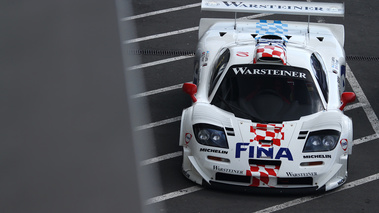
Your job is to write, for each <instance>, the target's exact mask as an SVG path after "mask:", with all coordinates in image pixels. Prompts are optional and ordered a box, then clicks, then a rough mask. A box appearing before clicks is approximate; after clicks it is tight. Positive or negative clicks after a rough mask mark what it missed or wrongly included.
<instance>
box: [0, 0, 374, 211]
mask: <svg viewBox="0 0 379 213" xmlns="http://www.w3.org/2000/svg"><path fill="white" fill-rule="evenodd" d="M336 2H342V1H336ZM345 7H346V13H345V18H327V17H325V18H319V17H312V19H311V21H321V22H326V23H341V24H344V25H345V32H346V40H345V50H346V55H347V56H348V58H349V60H348V61H347V62H348V65H349V67H350V70H351V71H352V72H349V75H348V87H347V90H348V91H354V92H356V93H357V96H358V100H357V101H356V102H355V103H353V104H351V105H350V106H349V107H348V108H347V109H346V114H348V115H349V116H351V117H352V118H353V122H354V143H355V145H354V147H353V155H352V156H351V159H350V166H349V167H350V169H349V178H348V181H347V183H346V184H345V185H344V186H342V187H340V188H339V189H337V190H334V191H332V192H328V193H325V194H321V195H311V196H299V195H292V196H270V195H257V194H240V193H232V192H228V191H220V190H209V189H203V188H202V187H200V186H197V185H195V184H194V183H192V182H191V181H189V180H187V179H186V178H185V177H184V176H183V175H182V174H181V148H180V147H179V146H178V140H179V124H180V123H179V121H180V115H181V111H182V109H184V108H185V107H188V106H189V104H190V98H189V97H188V96H186V95H185V94H184V93H182V91H181V89H180V87H181V85H182V84H183V83H184V82H189V81H191V80H192V67H193V57H192V56H188V55H181V54H173V53H175V52H177V51H179V52H181V53H182V52H186V51H188V52H191V51H193V50H194V48H195V46H196V42H197V26H198V22H199V19H200V18H201V17H225V16H226V15H228V14H225V13H209V12H201V11H200V7H199V1H195V0H183V1H163V0H142V1H133V2H129V1H125V0H116V1H115V2H113V1H103V2H97V3H96V2H93V1H84V0H83V1H80V2H78V1H45V0H37V1H33V2H31V1H21V2H20V1H19V2H17V3H16V2H14V1H7V2H4V3H3V5H2V8H1V13H0V17H1V18H0V23H1V26H3V27H2V28H3V31H2V33H1V34H0V42H1V43H0V44H1V47H0V49H1V50H0V54H1V55H0V56H1V57H0V60H1V63H0V81H1V83H0V88H1V93H0V95H1V97H2V98H1V100H2V104H1V105H0V107H1V115H2V116H1V134H0V144H1V151H0V153H1V155H0V168H1V175H0V212H142V211H144V212H274V211H279V212H304V211H307V212H342V211H344V212H378V211H379V205H378V204H377V200H378V199H379V194H378V193H377V192H378V189H379V182H378V180H377V179H378V178H379V157H378V154H377V152H378V150H379V145H378V142H379V140H378V136H379V122H378V118H377V114H378V113H379V112H378V111H379V100H378V99H377V97H378V87H379V86H378V84H377V79H379V74H378V73H377V72H376V67H377V66H378V57H379V54H378V53H377V48H378V47H377V46H378V45H377V39H376V36H375V35H377V34H378V33H379V25H377V24H376V20H378V16H379V15H378V13H377V11H378V10H379V4H378V3H376V2H374V1H368V0H367V1H359V0H358V1H352V0H349V1H345ZM229 15H230V14H229ZM250 15H251V14H250ZM253 15H257V14H253ZM241 16H243V14H241ZM231 18H232V17H231ZM256 18H260V19H284V18H285V20H299V19H304V21H306V18H304V17H297V16H289V17H288V16H287V17H283V16H278V15H271V16H260V17H258V16H256ZM134 30H135V31H134ZM141 50H143V51H142V53H143V54H135V53H136V52H139V53H141V52H140V51H141ZM127 67H128V68H127ZM136 159H137V160H136ZM135 160H136V161H137V162H135ZM137 174H138V176H137ZM137 180H138V181H137ZM140 198H141V199H140Z"/></svg>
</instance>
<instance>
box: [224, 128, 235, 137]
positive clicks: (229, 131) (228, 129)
mask: <svg viewBox="0 0 379 213" xmlns="http://www.w3.org/2000/svg"><path fill="white" fill-rule="evenodd" d="M225 131H226V134H227V135H228V136H235V134H234V129H233V128H230V127H225Z"/></svg>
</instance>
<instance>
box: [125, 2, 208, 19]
mask: <svg viewBox="0 0 379 213" xmlns="http://www.w3.org/2000/svg"><path fill="white" fill-rule="evenodd" d="M200 6H201V3H195V4H188V5H184V6H180V7H172V8H168V9H163V10H157V11H153V12H149V13H144V14H140V15H135V16H129V17H125V18H122V19H121V21H130V20H134V19H138V18H145V17H149V16H154V15H159V14H163V13H169V12H173V11H178V10H184V9H189V8H194V7H200Z"/></svg>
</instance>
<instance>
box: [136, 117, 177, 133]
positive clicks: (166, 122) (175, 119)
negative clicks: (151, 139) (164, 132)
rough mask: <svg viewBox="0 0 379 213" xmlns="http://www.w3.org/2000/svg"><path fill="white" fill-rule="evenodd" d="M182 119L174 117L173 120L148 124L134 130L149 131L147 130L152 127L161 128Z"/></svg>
mask: <svg viewBox="0 0 379 213" xmlns="http://www.w3.org/2000/svg"><path fill="white" fill-rule="evenodd" d="M181 119H182V116H178V117H174V118H169V119H166V120H162V121H158V122H154V123H149V124H145V125H142V126H137V127H136V128H135V130H136V131H140V130H144V129H149V128H153V127H157V126H162V125H164V124H169V123H173V122H176V121H180V120H181Z"/></svg>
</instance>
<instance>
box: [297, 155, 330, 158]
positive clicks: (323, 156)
mask: <svg viewBox="0 0 379 213" xmlns="http://www.w3.org/2000/svg"><path fill="white" fill-rule="evenodd" d="M303 158H306V159H308V158H332V155H304V156H303Z"/></svg>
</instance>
